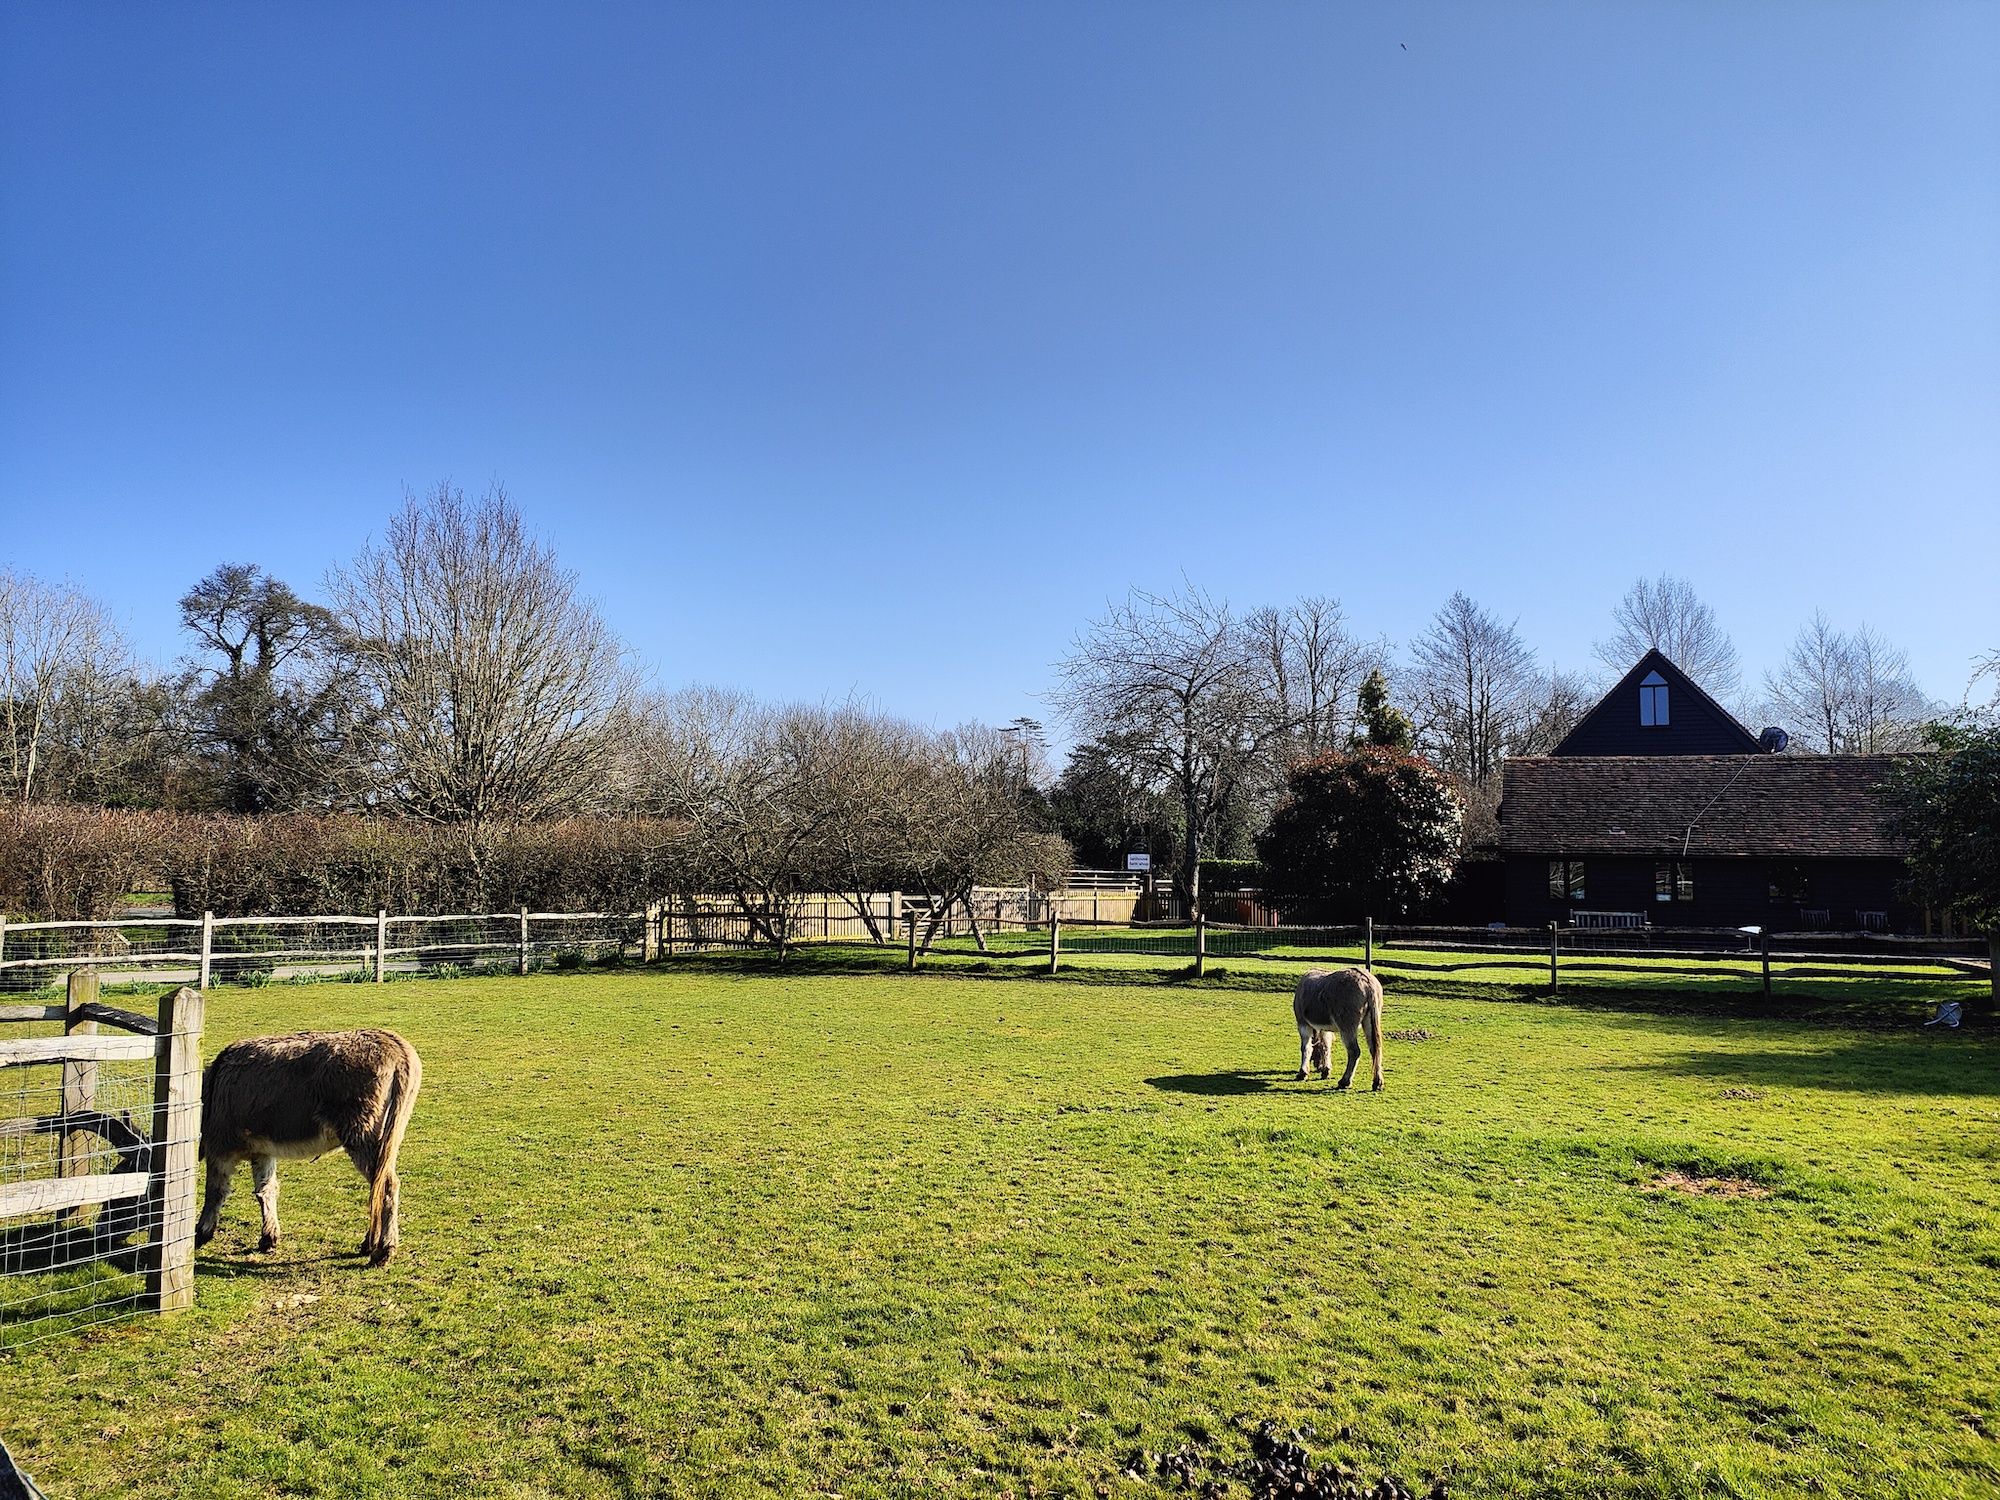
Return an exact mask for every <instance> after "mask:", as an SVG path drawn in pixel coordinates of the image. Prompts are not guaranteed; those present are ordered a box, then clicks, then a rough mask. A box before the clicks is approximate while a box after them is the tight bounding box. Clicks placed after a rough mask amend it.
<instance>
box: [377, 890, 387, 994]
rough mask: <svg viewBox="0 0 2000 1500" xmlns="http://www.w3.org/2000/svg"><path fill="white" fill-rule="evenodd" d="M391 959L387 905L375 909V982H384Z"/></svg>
mask: <svg viewBox="0 0 2000 1500" xmlns="http://www.w3.org/2000/svg"><path fill="white" fill-rule="evenodd" d="M388 960H389V909H388V908H387V907H385V906H383V907H377V908H376V909H375V982H376V983H377V984H380V983H382V976H383V974H384V972H385V966H386V965H387V963H388Z"/></svg>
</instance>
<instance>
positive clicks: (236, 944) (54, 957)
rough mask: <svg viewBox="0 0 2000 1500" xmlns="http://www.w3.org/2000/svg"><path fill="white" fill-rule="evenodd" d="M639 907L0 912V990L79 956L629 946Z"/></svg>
mask: <svg viewBox="0 0 2000 1500" xmlns="http://www.w3.org/2000/svg"><path fill="white" fill-rule="evenodd" d="M646 924H647V914H645V913H623V912H484V913H462V914H443V915H435V916H428V915H427V916H390V915H387V914H386V913H377V914H376V915H374V916H344V915H329V916H302V917H206V916H205V917H199V918H145V919H138V920H124V921H110V922H10V923H4V924H0V992H8V993H12V994H15V995H22V994H28V993H34V992H38V991H45V990H48V989H50V988H52V987H54V986H58V985H60V984H61V983H62V982H63V978H64V975H65V974H67V973H69V972H71V971H73V970H76V969H80V968H89V969H91V970H93V971H95V972H96V973H98V974H100V975H102V976H103V977H104V978H105V980H106V981H108V982H110V983H133V982H146V983H167V984H191V985H195V986H197V987H198V988H203V989H206V988H207V987H208V986H209V985H210V984H211V983H217V984H248V985H257V984H268V983H272V982H274V981H277V980H284V979H345V980H351V981H367V980H375V979H381V978H387V977H389V976H390V975H392V974H393V975H405V974H412V973H420V972H421V973H430V974H442V975H448V974H451V973H454V972H470V971H476V970H481V969H504V970H513V971H521V970H525V969H530V968H536V967H545V966H554V967H565V966H569V965H572V964H577V963H582V962H586V961H589V960H593V959H601V958H604V957H606V956H607V955H610V954H619V955H624V956H632V957H637V956H640V955H641V954H642V953H643V951H644V949H645V943H646Z"/></svg>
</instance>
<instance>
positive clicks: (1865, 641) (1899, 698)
mask: <svg viewBox="0 0 2000 1500" xmlns="http://www.w3.org/2000/svg"><path fill="white" fill-rule="evenodd" d="M1764 690H1765V692H1766V693H1767V694H1768V695H1769V697H1770V700H1771V709H1772V712H1773V714H1774V716H1775V717H1776V718H1777V719H1778V720H1779V722H1780V723H1782V724H1783V725H1784V726H1785V728H1786V729H1788V730H1790V731H1791V733H1792V734H1793V736H1794V737H1795V738H1796V739H1797V740H1798V741H1799V744H1800V747H1801V748H1802V749H1806V750H1812V751H1816V752H1818V753H1819V754H1822V755H1875V754H1883V753H1887V752H1894V751H1899V750H1908V749H1912V748H1914V747H1915V746H1916V744H1917V743H1918V742H1919V739H1920V736H1921V726H1922V723H1923V721H1924V720H1925V718H1927V717H1928V715H1929V710H1930V706H1929V704H1928V703H1927V702H1926V700H1925V698H1924V695H1923V692H1922V691H1921V690H1920V689H1919V688H1918V687H1917V685H1916V682H1915V681H1914V680H1913V679H1912V677H1911V675H1910V667H1909V658H1908V657H1907V656H1906V655H1904V653H1903V652H1901V651H1900V650H1898V649H1897V648H1896V647H1895V646H1893V645H1892V644H1890V643H1889V642H1888V641H1887V640H1885V639H1884V638H1883V637H1882V636H1880V635H1879V634H1877V633H1876V632H1875V631H1874V630H1872V629H1871V628H1870V627H1868V626H1867V625H1863V626H1861V628H1860V629H1858V630H1857V631H1855V633H1854V634H1853V635H1848V634H1846V633H1844V632H1842V631H1839V630H1836V629H1835V628H1834V627H1833V625H1832V624H1831V623H1830V622H1829V621H1828V620H1827V618H1826V616H1825V615H1824V614H1823V613H1821V612H1819V611H1817V610H1815V611H1814V613H1813V617H1812V619H1811V620H1809V621H1808V622H1807V623H1806V624H1805V626H1804V627H1803V628H1801V629H1800V631H1799V634H1798V638H1797V639H1796V640H1794V641H1793V642H1792V649H1791V651H1790V652H1789V653H1787V655H1786V657H1785V661H1784V664H1783V666H1781V667H1780V668H1779V669H1778V671H1776V672H1774V673H1766V674H1765V677H1764Z"/></svg>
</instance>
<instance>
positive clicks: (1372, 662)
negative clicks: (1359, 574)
mask: <svg viewBox="0 0 2000 1500" xmlns="http://www.w3.org/2000/svg"><path fill="white" fill-rule="evenodd" d="M1243 625H1244V629H1245V630H1246V631H1247V632H1248V633H1249V635H1250V638H1251V640H1252V641H1253V642H1254V643H1255V647H1256V650H1257V652H1258V654H1259V655H1261V656H1262V657H1263V659H1264V669H1265V673H1266V675H1267V677H1268V679H1269V681H1270V683H1271V685H1272V688H1273V690H1274V691H1275V692H1276V694H1277V698H1278V707H1279V713H1280V716H1281V717H1283V718H1284V719H1286V720H1287V721H1288V722H1290V723H1291V724H1292V725H1293V726H1294V728H1293V730H1292V744H1291V746H1290V751H1291V754H1290V757H1289V758H1291V759H1296V760H1310V759H1312V758H1313V757H1315V756H1317V755H1321V754H1323V753H1325V752H1326V751H1328V750H1331V749H1333V748H1334V747H1335V746H1336V745H1343V744H1345V743H1346V742H1347V739H1348V737H1349V734H1350V733H1351V731H1352V730H1353V727H1354V725H1355V723H1356V721H1357V719H1358V716H1359V712H1360V710H1359V706H1358V703H1357V700H1356V695H1357V694H1358V693H1359V691H1360V688H1361V684H1362V682H1363V681H1364V680H1365V679H1366V678H1367V676H1368V674H1369V673H1370V672H1372V671H1376V670H1378V669H1381V668H1383V667H1386V666H1387V665H1388V659H1389V651H1388V647H1387V645H1386V644H1384V643H1382V642H1379V641H1364V640H1361V639H1360V638H1358V637H1357V636H1355V635H1354V634H1352V633H1351V632H1350V631H1349V630H1348V628H1347V617H1346V614H1345V612H1344V611H1343V610H1342V609H1341V607H1340V601H1339V600H1338V599H1328V598H1325V597H1323V596H1319V595H1315V596H1312V597H1309V598H1305V599H1301V600H1299V601H1298V602H1297V603H1296V604H1293V605H1291V606H1289V607H1288V608H1284V609H1277V608H1274V607H1272V606H1269V605H1266V606H1265V607H1263V608H1261V609H1256V610H1252V611H1251V612H1250V613H1249V614H1248V615H1246V616H1244V620H1243ZM1277 769H1278V771H1279V773H1280V774H1282V771H1283V768H1282V767H1279V768H1277Z"/></svg>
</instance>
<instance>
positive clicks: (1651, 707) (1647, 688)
mask: <svg viewBox="0 0 2000 1500" xmlns="http://www.w3.org/2000/svg"><path fill="white" fill-rule="evenodd" d="M1639 723H1640V726H1641V727H1642V728H1646V729H1664V728H1666V725H1667V679H1666V678H1664V677H1662V676H1661V675H1660V674H1659V673H1658V672H1648V673H1647V674H1646V680H1645V681H1644V682H1641V683H1640V684H1639Z"/></svg>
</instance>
